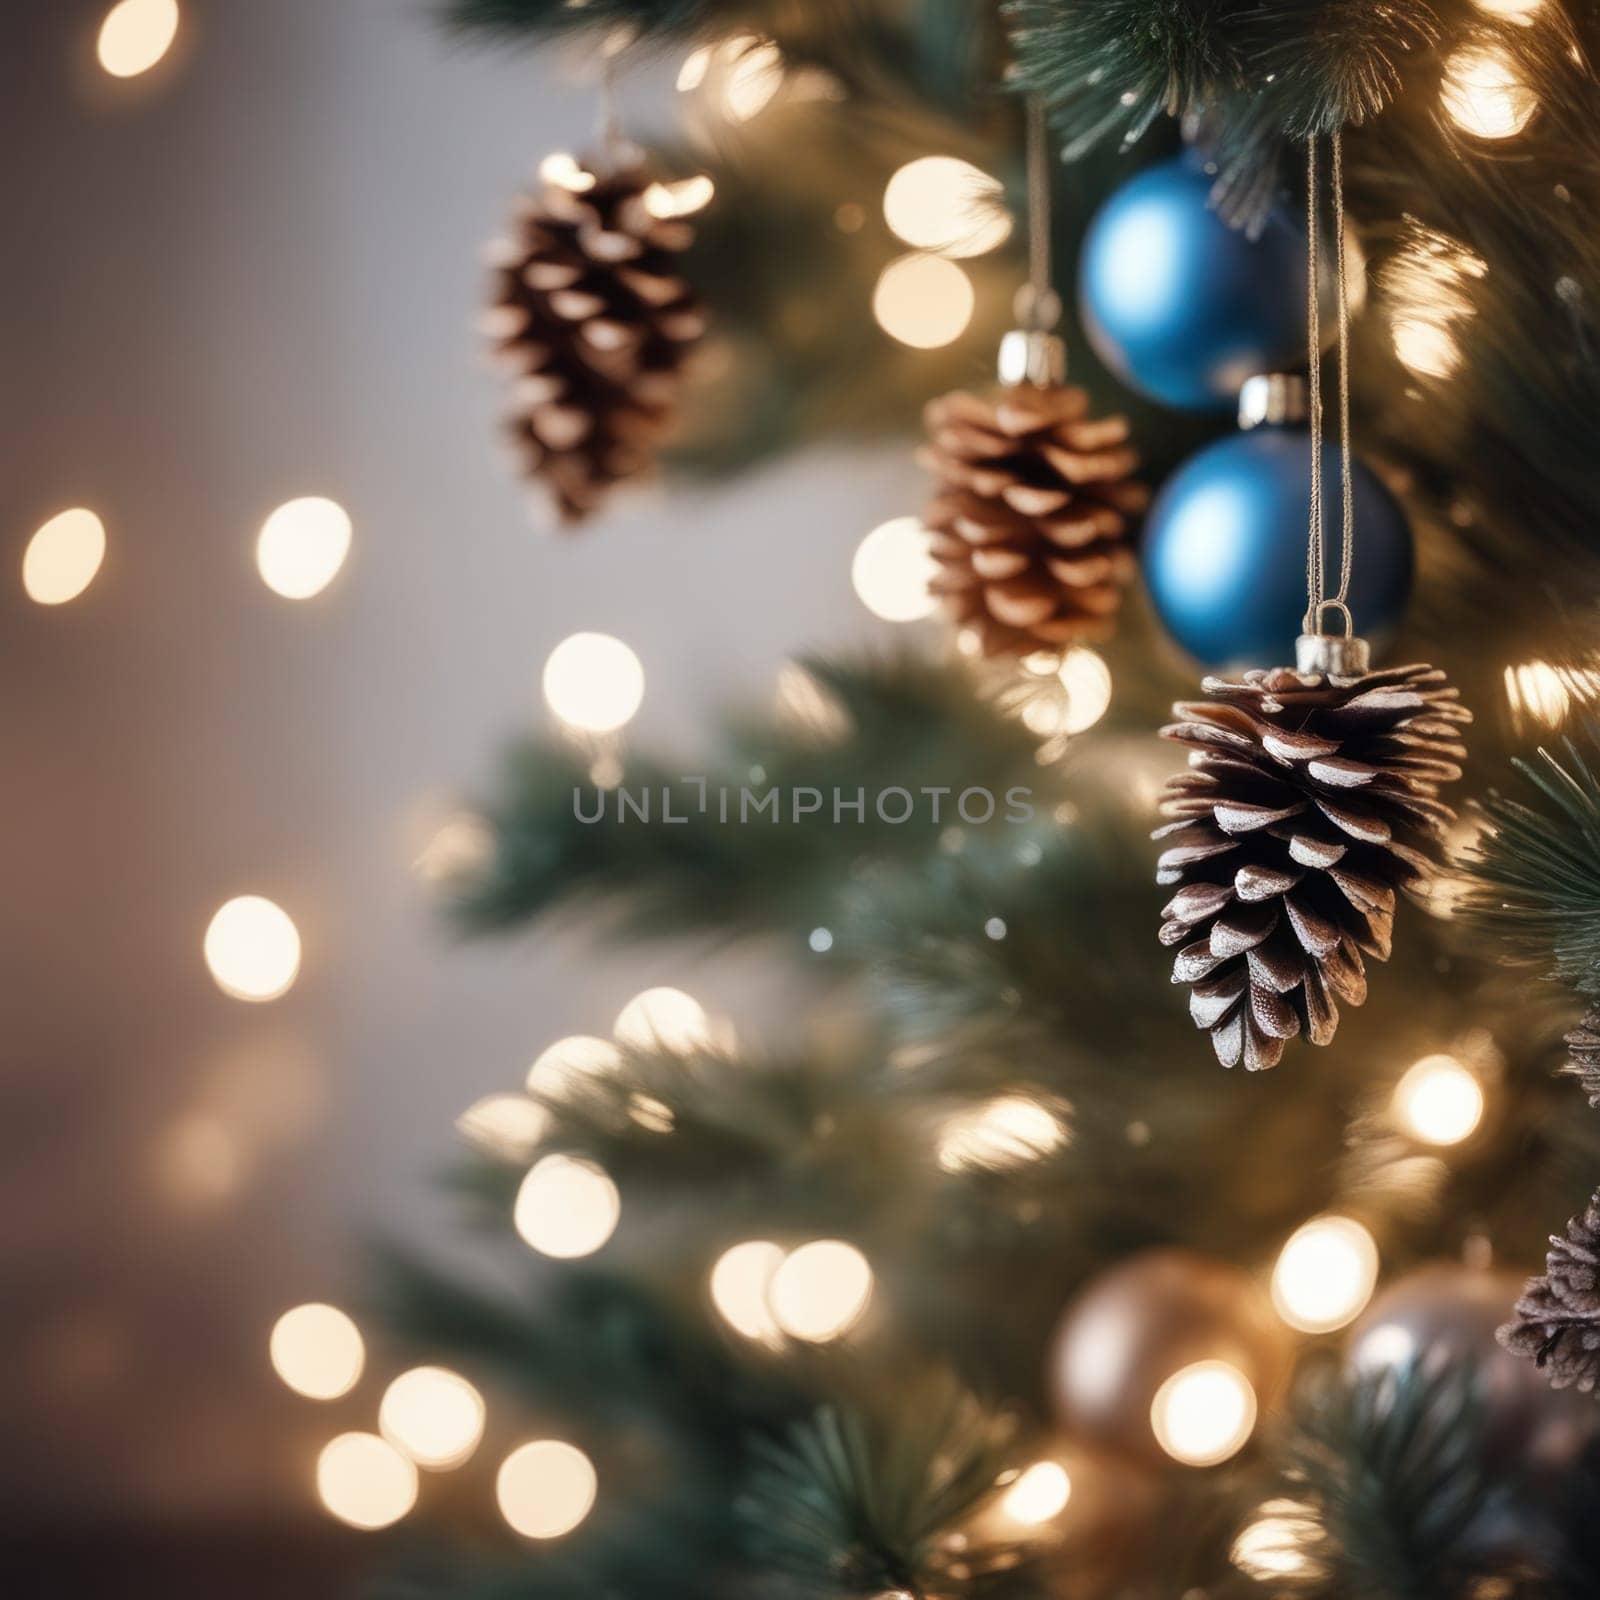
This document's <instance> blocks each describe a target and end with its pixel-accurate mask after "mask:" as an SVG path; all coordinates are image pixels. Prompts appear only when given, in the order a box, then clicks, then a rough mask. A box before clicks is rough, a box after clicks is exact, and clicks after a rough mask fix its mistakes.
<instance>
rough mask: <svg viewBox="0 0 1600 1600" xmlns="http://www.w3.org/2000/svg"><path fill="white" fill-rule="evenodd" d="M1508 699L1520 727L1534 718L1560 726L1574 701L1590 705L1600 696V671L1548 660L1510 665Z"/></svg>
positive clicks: (1514, 720) (1540, 721) (1506, 676)
mask: <svg viewBox="0 0 1600 1600" xmlns="http://www.w3.org/2000/svg"><path fill="white" fill-rule="evenodd" d="M1505 682H1506V701H1507V703H1508V704H1509V705H1510V707H1511V719H1512V721H1513V722H1514V723H1515V724H1516V725H1517V728H1518V729H1519V731H1520V730H1521V729H1522V728H1523V727H1524V725H1525V724H1527V723H1530V722H1539V723H1543V724H1544V726H1545V727H1547V728H1558V727H1560V726H1561V724H1562V723H1563V722H1565V721H1566V719H1567V715H1568V713H1569V712H1570V711H1571V710H1572V707H1573V703H1574V701H1576V702H1577V703H1578V704H1579V705H1590V704H1592V703H1594V701H1596V700H1597V699H1600V671H1597V670H1596V669H1595V668H1594V667H1582V666H1580V667H1570V666H1561V667H1557V666H1552V665H1551V663H1550V662H1548V661H1524V662H1522V663H1520V664H1519V665H1517V666H1512V667H1507V668H1506V672H1505Z"/></svg>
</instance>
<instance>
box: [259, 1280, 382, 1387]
mask: <svg viewBox="0 0 1600 1600" xmlns="http://www.w3.org/2000/svg"><path fill="white" fill-rule="evenodd" d="M267 1348H268V1353H269V1354H270V1356H271V1358H272V1370H273V1371H274V1372H276V1373H277V1374H278V1376H279V1377H280V1378H282V1379H283V1381H284V1382H285V1383H286V1384H287V1385H288V1386H289V1387H290V1388H291V1389H293V1390H294V1392H295V1393H296V1394H303V1395H304V1396H305V1397H306V1398H307V1399H308V1400H337V1399H338V1398H339V1396H340V1395H342V1394H348V1393H349V1392H350V1391H351V1390H352V1389H353V1388H355V1386H356V1382H357V1380H358V1379H359V1378H360V1377H361V1369H362V1368H363V1367H364V1366H365V1365H366V1360H367V1351H366V1346H365V1345H363V1344H362V1342H361V1330H360V1329H359V1328H357V1327H356V1325H355V1323H354V1322H352V1321H351V1320H350V1318H349V1317H348V1316H346V1315H345V1313H344V1312H342V1311H341V1310H339V1308H338V1307H337V1306H329V1305H322V1304H320V1303H319V1302H316V1301H313V1302H311V1303H310V1304H308V1305H303V1306H296V1307H295V1308H294V1309H293V1310H292V1311H285V1312H284V1314H283V1315H282V1316H281V1317H279V1318H278V1320H277V1321H276V1322H275V1323H274V1324H273V1325H272V1337H271V1340H270V1341H269V1343H268V1347H267Z"/></svg>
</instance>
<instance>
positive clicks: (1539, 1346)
mask: <svg viewBox="0 0 1600 1600" xmlns="http://www.w3.org/2000/svg"><path fill="white" fill-rule="evenodd" d="M1499 1339H1500V1343H1501V1344H1503V1345H1504V1346H1505V1347H1506V1349H1507V1350H1509V1351H1511V1352H1512V1354H1514V1355H1519V1356H1527V1357H1529V1358H1530V1359H1531V1360H1533V1361H1534V1362H1536V1363H1537V1364H1538V1365H1539V1366H1540V1367H1542V1368H1543V1369H1544V1371H1545V1373H1546V1374H1547V1375H1548V1376H1549V1379H1550V1383H1551V1385H1552V1387H1554V1388H1557V1389H1582V1390H1583V1391H1584V1392H1585V1393H1587V1392H1588V1391H1589V1390H1591V1389H1593V1388H1594V1387H1595V1384H1596V1382H1597V1381H1600V1194H1596V1195H1595V1197H1594V1198H1593V1199H1592V1200H1590V1202H1589V1209H1588V1210H1587V1211H1586V1212H1585V1213H1584V1214H1583V1215H1582V1216H1581V1217H1574V1218H1573V1219H1572V1221H1571V1222H1569V1223H1568V1224H1567V1233H1566V1237H1565V1238H1562V1237H1561V1236H1560V1235H1559V1234H1556V1235H1552V1237H1551V1240H1550V1254H1549V1255H1548V1256H1547V1257H1546V1258H1545V1269H1544V1276H1543V1277H1542V1278H1530V1279H1529V1280H1528V1285H1527V1287H1526V1288H1525V1289H1524V1290H1523V1291H1522V1298H1521V1299H1520V1300H1518V1301H1517V1305H1516V1320H1515V1321H1513V1322H1508V1323H1507V1324H1506V1326H1505V1327H1503V1328H1502V1329H1501V1330H1500V1333H1499Z"/></svg>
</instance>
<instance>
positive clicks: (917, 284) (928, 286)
mask: <svg viewBox="0 0 1600 1600" xmlns="http://www.w3.org/2000/svg"><path fill="white" fill-rule="evenodd" d="M976 305H977V296H976V295H975V294H974V293H973V288H972V280H971V279H970V278H969V277H968V276H967V275H966V273H964V272H963V271H962V270H961V268H960V267H958V266H957V265H956V264H955V262H953V261H947V260H946V259H945V258H944V257H943V256H935V255H921V254H917V255H908V256H900V257H898V258H897V259H895V260H894V261H891V262H890V263H889V265H888V266H886V267H885V268H884V269H883V271H882V272H881V273H880V274H879V275H878V284H877V287H876V288H875V289H874V290H873V291H872V314H873V316H874V317H876V318H877V321H878V326H879V327H880V328H882V329H883V331H884V332H885V333H886V334H888V335H889V337H890V338H891V339H898V340H899V341H900V343H901V344H908V345H910V346H911V347H912V348H913V349H915V350H937V349H938V348H939V347H940V346H941V345H947V344H951V343H953V342H954V341H955V340H957V339H959V338H960V337H961V335H962V334H963V333H965V332H966V328H967V324H968V323H969V322H971V321H972V313H973V310H974V308H975V307H976Z"/></svg>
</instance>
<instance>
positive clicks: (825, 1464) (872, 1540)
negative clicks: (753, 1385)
mask: <svg viewBox="0 0 1600 1600" xmlns="http://www.w3.org/2000/svg"><path fill="white" fill-rule="evenodd" d="M1013 1432H1014V1429H1013V1426H1012V1424H1011V1422H1010V1421H1009V1419H1006V1418H1004V1417H997V1416H994V1415H991V1414H989V1413H986V1412H984V1411H983V1410H982V1409H981V1408H980V1407H979V1406H978V1405H977V1404H976V1403H975V1402H974V1401H973V1400H972V1399H971V1398H970V1397H969V1396H967V1395H965V1394H963V1393H962V1392H960V1391H959V1390H958V1389H956V1388H954V1387H953V1386H951V1385H948V1384H946V1385H943V1386H941V1387H940V1388H938V1389H935V1390H933V1391H932V1392H930V1393H928V1394H925V1395H921V1396H917V1397H915V1399H914V1400H913V1401H912V1402H911V1403H907V1404H904V1405H903V1406H901V1407H900V1408H897V1409H896V1410H895V1411H894V1412H893V1413H892V1414H891V1415H889V1416H888V1417H877V1418H869V1417H867V1416H866V1415H864V1414H862V1413H861V1412H859V1411H854V1410H852V1411H847V1412H841V1411H839V1410H837V1409H835V1408H833V1407H831V1406H825V1407H823V1408H821V1409H820V1410H818V1411H817V1412H816V1413H815V1415H813V1416H812V1417H810V1418H808V1419H807V1420H805V1421H802V1422H799V1423H797V1424H795V1426H794V1427H793V1428H791V1429H790V1430H789V1432H788V1434H787V1436H786V1438H785V1439H784V1441H783V1442H782V1443H776V1442H772V1441H766V1440H761V1441H757V1442H756V1444H755V1445H754V1448H753V1454H754V1457H755V1460H756V1463H757V1465H756V1468H755V1470H754V1472H753V1473H752V1475H751V1478H750V1482H749V1486H748V1489H747V1490H746V1492H745V1494H744V1495H743V1496H742V1497H741V1503H740V1512H741V1515H742V1517H743V1519H744V1523H745V1527H746V1530H747V1535H746V1537H747V1543H748V1545H749V1548H750V1550H751V1551H752V1554H753V1555H754V1556H755V1558H756V1560H757V1561H758V1562H759V1563H760V1564H762V1565H768V1564H770V1565H772V1566H774V1567H777V1568H779V1569H780V1570H782V1571H784V1572H787V1573H788V1574H789V1575H790V1576H791V1577H792V1579H793V1580H794V1592H795V1593H797V1594H799V1595H807V1596H812V1595H814V1596H819V1597H833V1596H839V1595H866V1594H873V1593H879V1592H882V1591H885V1590H890V1591H903V1592H906V1593H909V1594H912V1595H933V1594H936V1595H941V1596H944V1595H950V1596H965V1595H983V1596H996V1597H999V1596H1007V1597H1009V1596H1019V1597H1020V1596H1025V1595H1031V1594H1034V1593H1037V1592H1038V1590H1037V1587H1036V1585H1035V1583H1034V1581H1033V1579H1032V1576H1031V1574H1030V1573H1029V1571H1028V1566H1027V1562H1026V1559H1025V1556H1026V1551H1025V1549H1024V1548H1023V1547H1021V1546H1017V1545H993V1546H989V1545H983V1544H973V1543H969V1542H967V1541H965V1540H962V1541H959V1542H958V1541H957V1540H955V1539H954V1538H952V1535H954V1534H956V1533H958V1532H959V1531H960V1528H961V1525H962V1524H963V1523H964V1522H966V1521H967V1520H968V1519H969V1518H970V1517H971V1516H972V1514H973V1513H974V1512H976V1511H977V1510H978V1509H979V1508H980V1507H981V1506H982V1504H983V1503H984V1502H985V1501H986V1500H987V1499H988V1498H989V1497H990V1496H991V1495H992V1494H993V1493H994V1491H995V1487H996V1480H997V1479H998V1478H999V1476H1000V1474H1001V1471H1002V1469H1003V1467H1004V1466H1005V1463H1006V1452H1007V1449H1008V1447H1009V1445H1010V1441H1011V1437H1012V1434H1013Z"/></svg>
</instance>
